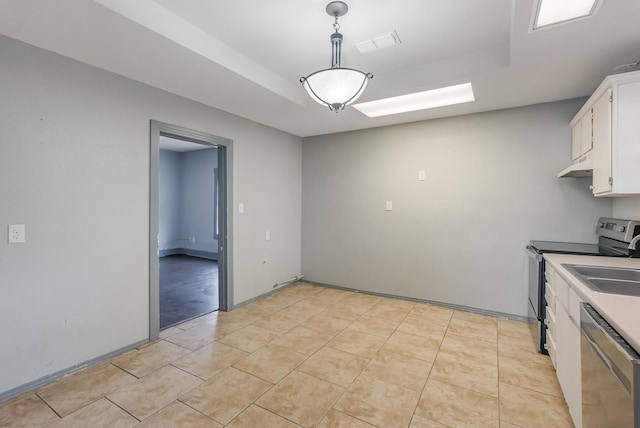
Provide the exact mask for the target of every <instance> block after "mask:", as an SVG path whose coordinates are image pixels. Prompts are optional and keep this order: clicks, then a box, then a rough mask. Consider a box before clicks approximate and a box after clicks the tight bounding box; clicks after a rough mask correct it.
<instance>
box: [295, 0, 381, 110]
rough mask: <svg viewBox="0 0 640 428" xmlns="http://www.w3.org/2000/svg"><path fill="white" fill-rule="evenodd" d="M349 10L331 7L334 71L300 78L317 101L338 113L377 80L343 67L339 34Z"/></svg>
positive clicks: (341, 4)
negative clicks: (340, 20) (341, 23)
mask: <svg viewBox="0 0 640 428" xmlns="http://www.w3.org/2000/svg"><path fill="white" fill-rule="evenodd" d="M347 10H348V7H347V5H346V4H345V3H344V2H341V1H334V2H331V3H329V4H328V5H327V13H328V14H329V15H331V16H334V17H335V22H334V24H333V28H334V30H335V32H334V33H333V34H331V54H332V58H331V68H327V69H324V70H319V71H316V72H315V73H311V74H310V75H308V76H307V77H302V78H300V82H301V83H302V87H303V88H304V89H305V90H306V91H307V93H308V94H309V96H310V97H311V98H312V99H313V100H314V101H316V102H318V103H320V104H322V105H325V106H327V107H329V109H330V110H332V111H335V112H336V113H337V112H339V111H340V110H343V109H344V108H345V106H348V105H349V104H351V103H353V102H354V101H355V100H357V99H358V97H360V95H362V93H363V92H364V90H365V88H366V87H367V85H368V84H369V81H370V80H371V78H372V77H373V75H372V74H371V73H364V72H362V71H360V70H354V69H352V68H342V67H340V56H341V50H342V49H341V48H342V34H340V33H339V32H338V29H339V28H340V26H339V25H338V17H340V16H342V15H344V14H345V13H347Z"/></svg>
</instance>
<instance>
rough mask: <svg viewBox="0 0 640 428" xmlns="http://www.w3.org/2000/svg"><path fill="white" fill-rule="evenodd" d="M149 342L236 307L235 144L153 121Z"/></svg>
mask: <svg viewBox="0 0 640 428" xmlns="http://www.w3.org/2000/svg"><path fill="white" fill-rule="evenodd" d="M150 153H151V160H150V171H151V174H150V210H149V211H150V216H149V217H150V221H149V225H150V234H149V235H150V240H149V246H150V251H149V337H150V340H153V339H155V338H157V337H158V334H159V331H160V330H162V329H164V328H167V327H170V326H172V325H175V324H178V323H180V322H183V321H186V320H188V319H191V318H194V317H197V316H200V315H203V314H206V313H209V312H212V311H215V310H228V308H229V307H230V305H229V302H230V293H229V290H230V287H229V284H228V274H227V272H228V259H229V257H228V255H229V252H228V249H227V242H228V241H229V237H228V233H227V231H228V230H230V228H229V225H228V219H230V216H227V207H228V206H232V205H231V204H230V201H229V200H228V196H229V192H227V188H228V187H227V186H228V184H227V183H229V178H230V174H229V168H228V165H229V164H230V155H231V141H230V140H227V139H224V138H221V137H217V136H214V135H210V134H205V133H201V132H197V131H193V130H189V129H185V128H181V127H176V126H173V125H168V124H164V123H161V122H156V121H151V150H150Z"/></svg>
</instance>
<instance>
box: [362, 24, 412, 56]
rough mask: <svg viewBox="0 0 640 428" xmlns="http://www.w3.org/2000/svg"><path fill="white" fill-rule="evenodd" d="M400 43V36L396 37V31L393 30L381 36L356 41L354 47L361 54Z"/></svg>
mask: <svg viewBox="0 0 640 428" xmlns="http://www.w3.org/2000/svg"><path fill="white" fill-rule="evenodd" d="M400 43H402V40H400V37H398V33H396V31H395V30H393V31H391V32H389V33H385V34H383V35H381V36H378V37H374V38H373V39H370V40H364V41H362V42H359V43H356V49H357V50H358V52H360V53H361V54H366V53H369V52H373V51H377V50H378V49H384V48H388V47H389V46H394V45H399V44H400Z"/></svg>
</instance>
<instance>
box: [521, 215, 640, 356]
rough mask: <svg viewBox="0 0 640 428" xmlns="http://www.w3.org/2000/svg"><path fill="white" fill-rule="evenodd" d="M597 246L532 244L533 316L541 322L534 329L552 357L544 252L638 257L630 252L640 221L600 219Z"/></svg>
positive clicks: (539, 345)
mask: <svg viewBox="0 0 640 428" xmlns="http://www.w3.org/2000/svg"><path fill="white" fill-rule="evenodd" d="M595 232H596V235H597V236H598V243H597V244H584V243H575V242H555V241H530V243H529V245H528V246H527V250H528V254H529V317H530V318H532V319H536V320H537V326H535V328H534V329H533V335H534V340H535V341H536V347H537V348H538V352H540V353H542V354H548V352H547V350H546V348H545V345H546V335H545V332H546V329H545V319H546V314H545V307H546V303H545V298H544V289H545V287H544V283H545V261H544V258H543V257H542V255H543V254H544V253H560V254H582V255H591V256H609V257H637V253H636V252H635V250H630V249H629V244H630V243H631V241H632V240H633V237H634V236H636V235H638V234H640V221H635V220H623V219H615V218H600V219H599V220H598V223H597V224H596V230H595Z"/></svg>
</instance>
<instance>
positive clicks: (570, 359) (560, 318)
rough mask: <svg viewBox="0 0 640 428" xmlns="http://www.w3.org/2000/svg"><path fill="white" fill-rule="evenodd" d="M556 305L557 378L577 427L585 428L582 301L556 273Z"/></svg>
mask: <svg viewBox="0 0 640 428" xmlns="http://www.w3.org/2000/svg"><path fill="white" fill-rule="evenodd" d="M553 273H554V276H555V281H554V283H555V286H556V293H557V297H556V305H555V336H554V339H555V348H556V349H555V353H556V355H555V359H556V361H555V364H554V366H555V367H556V374H557V376H558V381H559V382H560V387H561V388H562V393H563V394H564V398H565V400H566V401H567V405H568V406H569V412H570V413H571V418H572V419H573V423H574V424H575V426H576V427H577V428H580V427H582V382H581V364H580V319H579V318H578V319H575V317H576V315H575V314H578V316H579V310H578V311H575V307H578V308H579V307H580V303H581V299H580V298H579V297H578V295H577V294H576V293H575V292H574V291H573V290H572V289H571V288H570V287H569V286H568V285H567V283H566V282H565V281H564V280H563V279H562V278H561V277H560V276H559V275H558V274H557V273H556V272H553Z"/></svg>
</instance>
